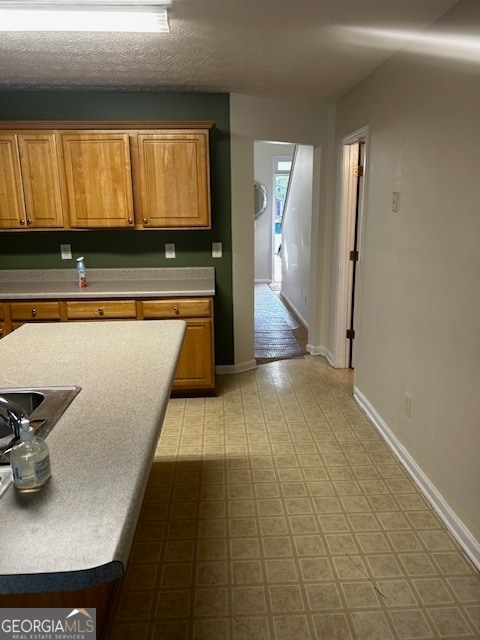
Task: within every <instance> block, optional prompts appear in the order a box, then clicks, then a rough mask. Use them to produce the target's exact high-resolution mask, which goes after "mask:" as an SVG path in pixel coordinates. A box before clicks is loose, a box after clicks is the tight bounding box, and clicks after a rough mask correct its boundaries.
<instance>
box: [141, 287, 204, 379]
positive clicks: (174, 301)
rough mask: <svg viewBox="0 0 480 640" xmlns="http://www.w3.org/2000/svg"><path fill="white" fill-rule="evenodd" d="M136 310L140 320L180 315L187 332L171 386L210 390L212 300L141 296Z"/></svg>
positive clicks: (177, 317)
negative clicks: (142, 298) (155, 298)
mask: <svg viewBox="0 0 480 640" xmlns="http://www.w3.org/2000/svg"><path fill="white" fill-rule="evenodd" d="M139 311H140V314H141V317H142V318H143V319H144V320H162V319H163V320H166V319H171V320H174V319H179V318H180V319H181V320H185V321H186V323H187V332H186V334H185V340H184V343H183V349H182V353H181V354H180V360H179V363H178V367H177V371H176V373H175V379H174V381H173V389H174V391H177V390H187V389H188V390H195V389H196V390H204V391H208V390H213V389H214V387H215V375H214V365H215V361H214V355H213V351H214V348H213V302H212V299H211V298H166V299H162V300H144V301H143V302H142V303H141V310H139Z"/></svg>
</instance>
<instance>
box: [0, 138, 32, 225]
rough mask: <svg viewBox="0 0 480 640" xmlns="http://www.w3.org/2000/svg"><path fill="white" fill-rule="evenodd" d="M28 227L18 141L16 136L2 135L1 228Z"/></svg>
mask: <svg viewBox="0 0 480 640" xmlns="http://www.w3.org/2000/svg"><path fill="white" fill-rule="evenodd" d="M22 226H26V215H25V203H24V201H23V192H22V176H21V173H20V158H19V155H18V148H17V140H16V136H15V135H14V134H2V135H0V228H3V229H8V228H17V227H19V228H21V227H22Z"/></svg>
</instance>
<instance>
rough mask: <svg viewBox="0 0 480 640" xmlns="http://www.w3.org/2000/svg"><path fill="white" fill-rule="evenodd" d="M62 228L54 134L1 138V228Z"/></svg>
mask: <svg viewBox="0 0 480 640" xmlns="http://www.w3.org/2000/svg"><path fill="white" fill-rule="evenodd" d="M62 226H63V201H62V192H61V188H60V174H59V168H58V157H57V148H56V140H55V134H54V133H45V132H40V133H37V132H26V133H19V134H16V133H12V134H0V227H2V228H4V229H26V228H29V229H32V228H55V227H59V228H61V227H62Z"/></svg>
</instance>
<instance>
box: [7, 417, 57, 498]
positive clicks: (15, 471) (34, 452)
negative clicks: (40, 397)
mask: <svg viewBox="0 0 480 640" xmlns="http://www.w3.org/2000/svg"><path fill="white" fill-rule="evenodd" d="M10 466H11V468H12V477H13V484H14V486H15V488H16V489H17V490H18V491H21V492H24V493H26V492H32V491H39V490H40V489H41V487H42V486H43V485H44V484H45V483H46V482H48V480H49V479H50V476H51V475H52V472H51V468H50V454H49V451H48V445H47V443H46V442H45V440H42V438H38V437H37V436H35V433H34V431H33V429H32V427H31V426H30V421H29V420H27V419H26V418H23V419H22V421H21V425H20V442H19V443H18V444H16V445H15V446H14V447H13V448H12V450H11V451H10Z"/></svg>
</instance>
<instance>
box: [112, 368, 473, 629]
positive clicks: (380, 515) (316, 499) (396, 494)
mask: <svg viewBox="0 0 480 640" xmlns="http://www.w3.org/2000/svg"><path fill="white" fill-rule="evenodd" d="M351 385H352V377H351V374H350V373H349V372H348V371H338V370H337V371H336V370H334V369H332V368H330V367H329V366H328V364H327V363H326V361H325V360H324V359H323V358H320V357H311V356H307V357H305V358H300V359H294V360H284V361H279V362H272V363H269V364H265V365H262V366H260V367H259V368H258V369H256V370H255V371H250V372H247V373H243V374H240V375H236V376H224V377H222V378H221V380H220V392H219V394H218V396H217V397H215V398H199V399H186V400H185V399H175V400H171V402H170V404H169V408H168V412H167V417H166V421H165V425H164V428H163V432H162V436H161V438H160V443H159V446H158V449H157V457H156V462H155V464H154V468H153V470H152V473H151V476H150V481H149V486H148V489H147V493H146V496H145V501H144V506H143V511H142V515H141V518H140V521H139V525H138V530H137V534H136V537H135V541H134V544H133V549H132V555H131V560H130V563H129V567H128V571H127V574H126V576H125V579H124V581H123V584H122V588H121V589H120V590H119V591H118V593H117V594H116V603H115V606H114V609H113V612H112V615H111V618H110V623H109V627H108V634H107V637H108V640H144V639H148V640H152V639H155V640H187V639H188V640H270V639H272V640H273V639H275V640H354V639H356V640H394V639H395V640H419V639H424V638H425V639H426V638H449V639H450V640H452V639H454V640H456V639H467V638H477V639H478V638H480V575H479V573H478V572H477V571H476V570H475V568H474V567H473V566H472V565H471V564H470V562H469V561H468V559H467V558H466V556H465V555H464V554H463V553H462V552H461V550H459V548H458V547H457V545H456V543H455V542H454V540H453V539H452V538H451V537H450V535H449V533H448V532H447V531H446V529H445V528H444V527H443V526H442V523H441V522H440V520H439V519H438V517H437V516H436V515H435V513H434V512H433V511H432V510H431V508H430V507H429V505H428V504H427V502H426V501H425V499H424V498H423V497H422V495H421V494H420V493H419V492H418V490H417V488H416V487H415V485H414V483H413V482H412V481H411V479H410V478H409V477H408V476H407V474H406V473H405V472H404V470H403V468H402V467H401V466H400V464H399V463H398V462H397V461H396V459H395V458H394V457H393V455H392V454H391V453H390V451H389V449H388V448H387V447H386V445H385V444H384V442H383V440H382V439H381V438H380V436H379V435H378V434H377V432H376V430H375V429H374V428H373V427H372V426H371V425H370V423H369V422H368V421H367V420H366V418H365V417H364V415H363V414H362V413H361V411H360V410H359V409H358V407H357V406H356V404H355V402H354V400H353V399H352V391H351Z"/></svg>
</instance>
